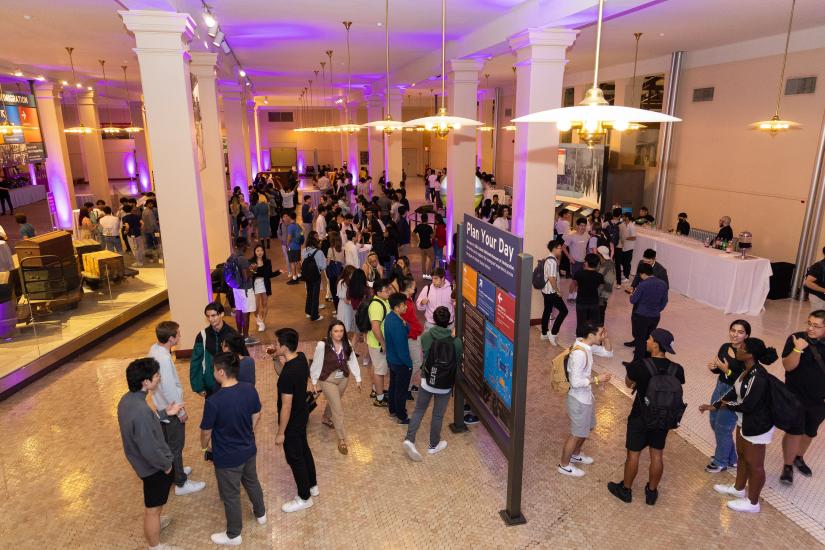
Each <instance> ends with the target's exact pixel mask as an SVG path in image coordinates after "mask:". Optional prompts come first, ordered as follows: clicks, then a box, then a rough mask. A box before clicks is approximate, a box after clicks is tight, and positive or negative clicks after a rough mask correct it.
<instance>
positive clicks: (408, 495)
mask: <svg viewBox="0 0 825 550" xmlns="http://www.w3.org/2000/svg"><path fill="white" fill-rule="evenodd" d="M414 263H417V262H414ZM290 288H291V287H290ZM671 300H672V303H671V305H670V306H669V308H668V310H667V312H666V313H665V316H664V318H663V321H662V325H663V326H665V327H669V328H671V330H673V331H674V333H675V334H676V337H677V341H676V346H677V352H678V354H677V356H676V357H675V358H676V359H677V360H679V361H680V362H682V364H683V365H684V366H685V367H686V371H687V378H688V385H687V391H686V394H687V395H686V400H687V401H688V402H689V403H690V410H689V413H688V414H687V415H686V420H685V426H684V427H683V428H682V430H681V431H682V432H683V434H684V437H683V436H682V434H671V436H670V438H669V439H668V447H667V449H666V452H665V461H666V465H665V476H664V479H663V481H662V484H661V496H660V500H659V503H658V504H657V505H656V506H655V507H648V506H646V505H645V504H644V502H643V499H640V497H641V496H642V495H641V493H642V487H643V486H644V482H645V479H646V472H645V468H646V465H647V460H646V459H643V461H642V468H641V472H640V474H639V478H638V479H637V482H636V486H635V490H636V491H635V492H636V495H635V496H636V499H635V500H634V502H633V503H632V504H623V503H621V502H619V501H617V500H616V499H615V498H613V497H612V496H611V495H610V494H609V493H608V492H607V490H606V488H605V484H606V482H607V481H608V480H615V479H618V478H619V477H620V476H621V471H622V464H623V460H624V454H625V453H624V448H623V443H624V435H625V428H624V424H625V422H624V421H625V417H626V415H627V412H628V410H629V407H630V401H629V399H627V397H626V396H625V395H623V393H622V392H620V391H619V390H618V389H617V388H615V387H613V386H608V387H606V388H604V389H602V390H599V391H598V392H597V402H598V427H597V429H596V431H595V433H594V434H593V438H592V440H591V441H590V442H588V443H587V445H586V447H585V450H586V451H587V452H588V453H589V454H591V455H592V456H594V458H595V459H596V463H595V464H594V465H593V466H589V467H586V469H587V475H586V476H585V477H584V478H582V479H570V478H566V477H562V476H560V475H559V474H557V473H556V472H555V464H556V462H557V461H558V454H559V449H560V445H561V442H562V440H563V438H564V437H565V435H566V431H567V429H568V422H567V417H566V412H565V408H564V398H563V396H561V395H558V394H555V393H553V392H552V391H551V390H550V388H549V360H550V358H551V357H552V356H553V355H554V353H555V351H556V350H554V349H552V348H548V345H547V343H546V342H541V341H539V340H538V338H531V344H530V373H529V386H528V398H527V408H528V410H527V422H526V430H527V434H526V448H525V473H524V496H523V511H524V514H525V515H526V517H527V519H528V523H527V524H526V525H524V526H520V527H505V526H504V524H503V522H502V521H501V519H500V517H499V515H498V511H499V510H500V509H501V508H502V507H503V504H504V498H505V489H506V471H507V470H506V462H505V460H504V459H503V457H502V456H501V454H500V452H499V451H498V448H497V446H496V445H495V443H494V442H493V441H492V439H491V438H490V437H489V436H488V435H487V433H486V432H485V430H484V428H483V427H482V426H481V425H477V426H473V427H471V428H470V431H469V432H468V433H466V434H460V435H455V434H452V433H451V432H450V431H449V430H448V429H446V426H445V429H444V432H443V437H444V439H446V440H447V441H448V442H449V447H448V448H447V450H446V451H445V452H443V453H442V454H440V455H438V456H435V457H426V458H425V460H424V462H423V463H412V462H410V461H409V460H408V459H407V458H406V456H405V455H404V453H403V451H402V449H401V442H402V439H403V435H404V429H403V428H402V427H400V426H398V425H397V424H395V423H393V422H391V421H390V420H389V419H388V417H387V414H386V411H385V409H378V408H375V407H373V406H372V405H371V403H370V401H369V399H368V397H367V394H368V391H369V385H368V383H366V384H365V387H364V389H363V391H362V392H361V393H360V394H359V392H358V391H357V390H356V389H355V387H354V386H351V387H350V388H348V390H347V394H346V396H345V407H346V412H347V427H348V431H349V440H350V454H349V455H348V456H342V455H340V454H339V453H338V452H337V450H336V446H335V445H336V437H335V434H334V432H333V431H332V430H330V429H328V428H327V427H325V426H323V425H321V423H320V414H319V411H316V412H314V413H313V415H312V420H311V423H310V427H309V441H310V445H311V446H312V448H313V452H314V454H315V460H316V464H317V467H318V472H319V474H318V475H319V486H320V490H321V496H320V497H318V499H317V502H316V505H315V506H314V507H313V508H312V509H310V510H308V511H305V512H300V513H297V514H291V515H285V514H283V513H281V512H280V505H281V503H283V502H284V500H286V499H288V498H291V497H292V496H293V494H294V491H295V487H294V483H293V481H292V477H291V474H290V471H289V468H288V466H287V465H286V463H285V461H284V457H283V452H282V450H281V449H280V448H278V447H276V446H275V445H274V434H275V425H276V424H275V423H276V414H275V401H276V395H275V394H276V391H275V383H276V380H277V378H276V375H275V373H274V371H273V368H272V364H271V361H270V360H269V359H267V358H266V357H262V346H258V347H255V348H253V349H254V352H253V353H254V355H255V358H256V360H257V379H258V391H259V393H260V395H261V400H262V402H263V407H264V409H263V415H262V419H261V424H260V425H259V432H258V434H257V438H258V447H259V452H258V470H259V475H260V477H261V480H262V483H263V486H264V492H265V498H266V502H267V506H268V510H269V517H270V522H269V524H268V525H267V526H266V527H261V526H258V525H257V524H255V523H254V521H252V515H251V512H249V513H248V514H247V515H246V516H245V518H244V521H245V525H244V532H243V537H244V547H247V548H275V547H279V548H280V547H300V548H335V549H338V548H379V547H393V548H448V547H449V548H527V547H531V548H626V547H628V546H631V545H632V547H634V548H681V547H695V548H731V547H740V546H743V545H744V544H750V545H755V546H757V547H760V548H771V549H773V548H794V549H799V548H813V547H815V546H818V542H817V540H816V539H815V538H814V537H812V536H811V535H810V534H809V533H808V532H806V531H805V530H804V529H802V528H801V527H800V526H799V525H797V524H796V523H794V521H801V520H804V517H803V516H802V515H799V514H803V511H804V514H807V515H808V516H811V517H815V518H817V517H819V516H816V514H817V511H821V510H823V509H825V506H823V505H822V504H821V503H819V502H818V501H817V498H819V499H821V498H823V497H822V495H823V494H825V492H823V491H822V490H821V489H820V488H819V486H818V485H817V484H818V483H821V482H822V480H823V476H822V475H821V474H820V472H823V471H825V470H823V469H822V468H823V467H825V464H823V462H825V459H823V458H821V457H822V456H823V455H825V452H823V451H822V448H821V442H817V443H815V445H814V446H813V447H812V449H811V454H812V458H813V460H809V462H810V463H811V464H812V467H813V468H814V471H815V477H814V478H813V479H810V480H808V479H800V480H799V481H798V482H797V485H796V486H795V487H794V488H793V489H792V490H789V491H785V492H784V493H783V492H781V490H774V489H771V490H769V491H768V495H766V496H767V497H768V500H769V501H770V502H774V501H776V502H779V500H778V497H779V496H782V497H785V501H786V502H795V508H794V510H788V512H789V513H791V514H790V515H793V514H796V515H793V517H794V521H792V520H791V519H789V518H788V517H787V516H786V515H783V514H782V513H780V512H779V511H778V510H777V509H776V508H774V507H773V506H771V505H769V504H763V508H762V512H761V513H760V514H758V515H741V514H735V513H732V512H731V511H729V510H728V509H727V508H726V507H725V500H726V499H724V498H722V497H720V496H719V495H717V494H715V493H714V492H713V489H712V485H713V483H715V482H719V481H720V480H729V479H730V478H729V477H726V475H725V474H721V475H718V476H709V475H708V474H706V473H704V471H703V469H702V467H703V466H704V464H705V463H706V460H707V456H706V455H707V453H708V448H707V443H703V440H706V439H708V434H709V433H710V432H709V430H708V429H707V427H706V419H705V418H703V417H700V416H699V415H698V413H697V412H696V411H695V406H696V405H698V404H699V403H700V402H703V401H704V399H705V398H706V397H707V395H709V394H710V390H709V389H708V388H709V387H710V384H712V377H711V376H710V375H708V374H707V371H706V369H705V368H704V362H705V361H706V359H707V357H708V356H710V354H712V353H713V350H714V349H715V348H716V347H717V346H718V344H719V343H720V342H721V341H722V340H723V339H724V338H725V335H726V327H727V323H728V322H729V319H728V318H727V317H726V316H724V315H723V314H722V313H721V312H718V311H716V310H712V309H710V308H708V307H706V306H701V305H698V304H695V303H693V302H691V301H690V300H687V299H684V298H681V297H678V296H672V297H671ZM302 301H303V293H301V292H294V291H293V292H289V291H288V287H286V286H285V285H283V284H282V283H279V282H276V284H275V285H274V294H273V297H272V304H271V306H270V311H269V316H268V319H267V325H268V330H267V332H266V333H265V334H264V335H263V337H264V341H265V342H270V341H271V340H272V329H274V328H277V327H281V326H287V325H292V326H295V327H296V328H298V329H299V331H300V333H301V337H302V339H303V342H304V343H303V344H302V345H303V348H304V349H305V350H307V349H310V348H311V347H312V345H313V343H314V341H315V340H317V338H319V337H320V336H321V334H322V333H323V332H324V329H325V323H323V324H318V323H310V322H308V321H307V320H306V319H305V318H304V317H303V314H302V308H301V307H300V306H301V304H302ZM198 307H199V306H198ZM799 308H800V306H799V305H798V304H794V303H790V302H780V303H769V304H768V310H767V311H766V313H765V314H764V315H763V316H761V317H760V318H758V319H751V322H752V323H753V324H754V328H755V333H756V335H758V336H761V337H764V338H766V339H767V340H768V341H769V342H770V343H772V344H774V345H779V344H780V343H781V342H782V340H783V339H784V335H785V334H786V332H787V331H789V330H791V328H792V327H796V326H799V324H800V321H801V319H802V317H801V316H800V313H799ZM328 311H329V310H328V309H327V310H326V312H328ZM166 315H167V314H165V313H159V314H155V315H152V316H149V317H147V318H145V319H143V320H142V321H140V322H138V323H136V324H135V325H134V326H133V327H130V329H129V330H128V331H123V332H121V333H119V334H118V335H115V336H113V337H111V338H110V339H108V340H107V341H106V342H105V343H103V344H101V345H99V346H97V347H96V348H94V349H91V350H89V351H87V352H85V353H84V354H83V355H81V356H80V357H78V359H77V360H76V361H74V362H72V363H71V364H69V365H66V366H64V367H63V368H61V369H60V370H58V371H56V372H54V373H52V374H51V375H49V376H47V377H46V378H44V379H42V380H40V381H38V382H36V383H34V384H32V385H31V386H29V387H28V388H25V389H24V390H22V391H21V392H19V393H17V394H16V395H14V396H12V397H11V398H9V399H8V400H6V401H4V402H0V418H2V419H3V423H2V428H0V440H2V441H3V445H1V446H0V541H2V543H0V547H3V548H6V547H8V548H78V549H86V548H89V549H91V548H106V549H118V548H123V549H133V548H143V547H145V545H144V543H143V538H142V533H141V526H140V517H141V514H142V500H141V489H140V483H139V481H138V479H137V478H136V477H135V475H134V473H133V471H132V470H131V469H130V468H129V466H128V464H127V463H126V461H125V459H124V458H123V455H122V450H121V446H120V440H119V433H118V430H117V420H116V416H115V409H116V405H117V401H118V399H119V398H120V396H121V395H122V394H123V392H124V391H125V389H126V388H125V386H126V385H125V381H124V379H123V378H124V377H123V369H124V367H125V365H126V364H127V363H128V361H129V360H130V359H132V358H134V357H137V356H140V355H142V354H143V353H144V351H145V350H146V349H147V348H148V346H149V345H150V344H151V342H152V326H153V325H154V324H155V323H156V322H157V321H158V320H160V319H162V318H165V316H166ZM803 315H804V314H803ZM574 325H575V323H574V316H573V315H571V318H570V319H569V320H568V321H567V322H566V323H565V325H564V328H563V331H562V334H563V336H564V337H566V339H567V341H570V340H571V338H572V330H573V327H574ZM608 329H609V330H610V332H611V333H612V335H613V340H614V342H615V343H616V344H617V345H621V342H622V341H624V340H626V339H627V338H628V336H629V323H628V310H627V306H626V296H625V295H624V294H619V293H618V292H617V293H616V294H615V295H614V299H613V302H612V303H611V305H610V308H609V310H608ZM534 334H535V333H534ZM626 355H628V353H627V352H625V351H623V350H620V351H619V352H618V353H617V357H615V358H614V359H612V360H610V361H608V362H605V365H604V366H605V368H609V369H611V370H612V371H614V372H616V373H617V374H618V373H620V372H621V369H622V367H621V364H620V362H619V361H620V360H622V359H624V358H626V357H625V356H626ZM774 370H775V367H774ZM187 372H188V364H187V363H185V362H180V363H179V374H180V376H181V379H182V380H184V381H185V380H186V378H187ZM368 375H369V371H368V370H367V371H365V373H364V376H365V379H368ZM184 383H185V382H184ZM186 399H187V407H188V409H189V411H190V415H191V417H192V418H193V420H197V419H199V418H200V416H201V411H202V402H201V401H200V398H199V397H197V396H195V395H192V394H191V393H187V395H186ZM321 405H322V406H323V402H322V403H321ZM451 418H452V415H451V413H449V414H448V420H449V419H451ZM428 422H429V419H428V418H427V419H425V422H424V426H423V428H422V429H424V430H426V429H427V426H428ZM423 439H426V438H422V440H423ZM708 440H709V439H708ZM419 445H421V442H419ZM696 445H699V448H697V446H696ZM777 446H778V441H777V442H775V443H774V444H773V446H772V447H771V457H770V459H769V461H772V460H775V451H776V447H777ZM185 458H186V459H185V462H186V463H187V464H188V465H191V466H192V467H193V468H194V472H193V477H194V478H195V479H199V480H205V481H206V482H207V488H206V489H205V490H204V491H202V492H200V493H197V494H194V495H188V496H184V497H175V496H174V495H172V496H171V497H170V501H169V506H168V513H170V515H171V516H172V517H173V518H174V519H173V523H172V525H171V526H170V527H169V528H168V529H167V530H166V531H164V533H163V539H164V540H165V541H168V542H170V543H173V544H178V545H181V546H183V547H184V548H213V547H214V546H213V545H212V544H211V542H209V534H210V533H212V532H215V531H219V530H222V529H223V526H224V519H223V510H222V507H221V504H220V501H219V499H218V496H217V489H216V485H215V479H214V474H213V473H212V471H211V468H210V466H211V465H209V464H207V463H204V462H203V460H202V458H201V457H200V456H199V448H198V442H197V424H196V423H195V422H192V424H190V426H189V433H188V439H187V445H186V450H185ZM768 468H769V481H768V483H769V486H770V485H771V484H773V483H775V481H776V468H775V467H774V465H773V464H772V463H770V462H769V466H768ZM818 521H820V527H818V529H819V532H820V533H821V532H822V527H821V525H822V523H823V522H822V521H821V519H819V520H818Z"/></svg>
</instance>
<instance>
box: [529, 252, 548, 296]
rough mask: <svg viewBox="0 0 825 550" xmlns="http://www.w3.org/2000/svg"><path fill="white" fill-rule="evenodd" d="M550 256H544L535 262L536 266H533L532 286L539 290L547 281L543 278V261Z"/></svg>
mask: <svg viewBox="0 0 825 550" xmlns="http://www.w3.org/2000/svg"><path fill="white" fill-rule="evenodd" d="M549 259H550V258H549V256H548V257H547V258H544V259H543V260H539V261H538V262H536V267H534V268H533V288H535V289H536V290H541V289H542V288H544V285H546V284H547V281H545V280H544V262H546V261H548V260H549Z"/></svg>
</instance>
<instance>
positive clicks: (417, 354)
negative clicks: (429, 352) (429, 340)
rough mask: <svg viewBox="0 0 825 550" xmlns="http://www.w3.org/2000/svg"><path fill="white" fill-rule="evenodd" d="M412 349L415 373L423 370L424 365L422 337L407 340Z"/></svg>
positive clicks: (411, 354)
mask: <svg viewBox="0 0 825 550" xmlns="http://www.w3.org/2000/svg"><path fill="white" fill-rule="evenodd" d="M407 344H409V348H410V358H411V359H412V366H413V373H415V371H417V370H420V369H421V365H423V364H424V351H423V350H422V349H421V337H420V336H419V337H418V338H415V339H412V338H410V339H409V340H407Z"/></svg>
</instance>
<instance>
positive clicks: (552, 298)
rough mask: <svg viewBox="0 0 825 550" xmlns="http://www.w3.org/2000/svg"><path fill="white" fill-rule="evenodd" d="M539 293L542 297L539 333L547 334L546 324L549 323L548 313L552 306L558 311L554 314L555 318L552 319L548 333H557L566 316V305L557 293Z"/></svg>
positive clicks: (551, 310)
mask: <svg viewBox="0 0 825 550" xmlns="http://www.w3.org/2000/svg"><path fill="white" fill-rule="evenodd" d="M541 295H542V296H543V297H544V311H542V313H541V333H542V334H547V326H548V325H549V324H550V314H551V313H552V312H553V308H556V311H558V313H557V314H556V320H555V321H553V330H552V331H550V334H552V335H554V336H555V335H556V334H558V333H559V329H560V328H561V324H562V323H563V322H564V318H565V317H567V305H566V304H565V303H564V300H563V299H562V297H561V296H559V295H558V294H544V293H542V294H541Z"/></svg>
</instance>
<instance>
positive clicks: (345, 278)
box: [335, 265, 358, 338]
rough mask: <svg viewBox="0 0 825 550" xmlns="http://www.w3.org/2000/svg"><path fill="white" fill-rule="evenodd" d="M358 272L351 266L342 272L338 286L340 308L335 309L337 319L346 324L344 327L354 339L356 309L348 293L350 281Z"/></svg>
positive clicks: (337, 293)
mask: <svg viewBox="0 0 825 550" xmlns="http://www.w3.org/2000/svg"><path fill="white" fill-rule="evenodd" d="M356 271H358V269H357V268H355V267H353V266H351V265H348V266H346V267H345V268H344V271H343V272H341V276H340V277H339V278H338V284H337V285H336V291H337V292H336V295H337V296H338V306H337V307H336V309H335V317H336V318H337V319H338V320H339V321H341V322H342V323H344V327H346V329H347V334H348V335H349V337H350V338H352V335H353V332H355V309H354V308H353V307H352V303H351V302H350V299H349V298H348V297H347V293H348V291H349V283H350V279H352V274H353V273H355V272H356Z"/></svg>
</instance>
